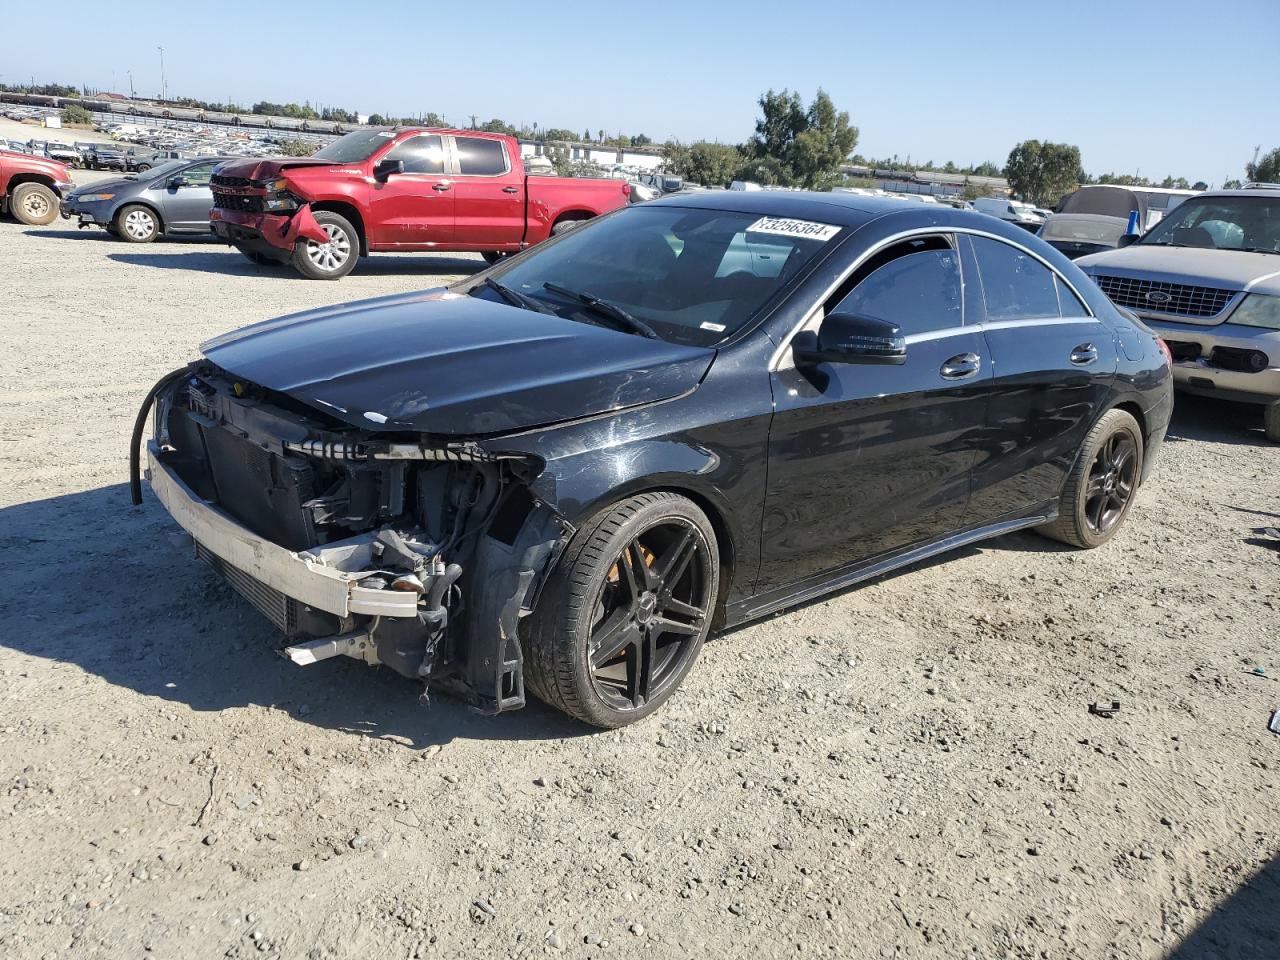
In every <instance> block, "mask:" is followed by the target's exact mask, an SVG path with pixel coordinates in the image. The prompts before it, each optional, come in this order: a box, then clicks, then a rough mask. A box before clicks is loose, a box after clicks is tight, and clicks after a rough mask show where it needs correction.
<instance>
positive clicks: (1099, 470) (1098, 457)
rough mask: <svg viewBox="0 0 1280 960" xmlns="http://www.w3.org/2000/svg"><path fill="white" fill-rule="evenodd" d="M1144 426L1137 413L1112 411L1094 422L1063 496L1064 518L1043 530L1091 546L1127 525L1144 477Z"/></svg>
mask: <svg viewBox="0 0 1280 960" xmlns="http://www.w3.org/2000/svg"><path fill="white" fill-rule="evenodd" d="M1143 452H1144V451H1143V446H1142V429H1141V428H1140V427H1139V426H1138V421H1137V420H1135V419H1134V418H1133V415H1132V414H1130V413H1128V412H1126V411H1124V410H1108V411H1107V412H1106V413H1104V414H1103V415H1102V418H1101V419H1100V420H1099V421H1098V422H1097V423H1096V424H1094V426H1093V429H1092V430H1090V431H1089V433H1088V435H1087V436H1086V437H1085V438H1084V443H1083V444H1081V446H1080V455H1079V456H1078V457H1077V458H1076V463H1075V466H1074V467H1072V469H1071V473H1070V474H1068V476H1067V482H1066V485H1065V486H1064V487H1063V489H1062V496H1061V497H1060V498H1059V500H1058V519H1056V520H1054V521H1053V523H1049V524H1045V525H1044V526H1043V527H1037V528H1036V529H1037V532H1039V533H1042V534H1043V535H1044V536H1046V537H1049V538H1051V539H1053V540H1060V541H1062V542H1063V543H1068V544H1070V545H1071V546H1073V547H1080V548H1081V549H1085V550H1091V549H1093V548H1094V547H1100V546H1102V545H1103V544H1104V543H1106V542H1107V541H1108V540H1110V539H1111V538H1112V537H1114V536H1115V535H1116V531H1118V530H1119V529H1120V527H1121V526H1123V524H1124V521H1125V518H1126V517H1128V515H1129V510H1130V509H1131V508H1132V507H1133V499H1134V496H1135V495H1136V494H1137V492H1138V485H1139V484H1140V483H1141V479H1142V459H1143Z"/></svg>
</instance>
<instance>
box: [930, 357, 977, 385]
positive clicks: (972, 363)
mask: <svg viewBox="0 0 1280 960" xmlns="http://www.w3.org/2000/svg"><path fill="white" fill-rule="evenodd" d="M980 369H982V358H981V357H979V356H978V355H977V354H976V353H961V354H957V355H956V356H954V357H952V358H951V359H950V360H948V361H946V362H945V363H944V364H943V365H942V368H941V369H940V370H939V371H938V373H940V374H941V375H942V378H943V379H944V380H967V379H969V377H972V376H974V375H976V374H977V372H978V371H979V370H980Z"/></svg>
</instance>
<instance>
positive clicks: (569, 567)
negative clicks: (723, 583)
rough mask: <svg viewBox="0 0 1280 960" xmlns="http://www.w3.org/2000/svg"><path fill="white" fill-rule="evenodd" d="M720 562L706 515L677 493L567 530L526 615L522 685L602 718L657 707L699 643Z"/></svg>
mask: <svg viewBox="0 0 1280 960" xmlns="http://www.w3.org/2000/svg"><path fill="white" fill-rule="evenodd" d="M719 590H720V560H719V547H718V545H717V542H716V533H715V529H714V527H712V525H711V522H710V521H709V520H708V519H707V516H706V514H704V513H703V512H702V510H701V509H699V507H698V506H697V505H696V504H694V503H692V502H691V501H690V500H688V499H686V498H685V497H682V496H679V495H677V494H674V493H667V492H661V493H642V494H638V495H636V496H633V497H629V498H627V499H626V500H622V501H620V502H618V503H615V504H613V505H612V506H610V507H607V508H605V509H604V510H602V511H601V512H600V513H598V514H596V515H595V516H594V517H592V518H591V519H590V520H588V521H587V522H586V523H584V524H583V525H582V526H581V528H580V529H579V530H578V531H577V533H576V534H575V535H574V538H573V540H572V541H570V543H569V546H568V547H567V548H566V549H565V552H564V555H563V556H562V557H561V558H560V562H559V563H558V564H557V566H556V569H555V571H554V572H553V573H552V575H551V577H550V578H549V580H548V582H547V585H546V587H545V588H544V589H543V591H542V595H541V597H540V598H539V600H538V604H537V607H536V609H535V610H534V612H533V615H532V616H530V617H528V618H526V619H525V620H524V621H522V629H521V639H522V643H523V647H524V677H525V686H526V687H527V688H528V689H529V690H530V691H531V692H532V693H533V694H534V695H535V696H537V697H538V699H540V700H542V701H544V702H545V703H548V704H550V705H551V706H553V707H556V708H557V709H559V710H562V711H564V712H565V713H567V714H569V715H570V716H573V717H576V718H578V719H579V720H582V721H585V722H586V723H590V724H593V725H595V726H598V727H607V728H612V727H621V726H625V725H626V724H629V723H634V722H635V721H637V720H639V719H641V718H642V717H646V716H648V715H649V714H650V713H652V712H653V711H655V710H657V709H658V708H659V707H660V706H661V705H662V704H663V703H664V702H665V701H666V700H667V699H668V698H669V697H670V696H671V694H672V693H673V692H674V691H675V690H676V688H677V687H678V686H679V685H680V682H681V681H682V680H683V679H684V677H685V675H686V674H687V673H688V672H689V670H690V668H691V667H692V666H693V663H694V661H695V660H696V659H697V657H698V653H699V651H701V649H702V643H703V641H704V640H705V639H706V636H707V632H708V630H709V629H710V626H711V622H712V618H713V616H714V614H715V611H716V603H717V598H718V596H719Z"/></svg>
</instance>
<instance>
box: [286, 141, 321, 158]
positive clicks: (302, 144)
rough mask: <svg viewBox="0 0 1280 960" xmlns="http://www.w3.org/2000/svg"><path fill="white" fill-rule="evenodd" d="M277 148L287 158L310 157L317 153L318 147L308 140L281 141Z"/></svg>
mask: <svg viewBox="0 0 1280 960" xmlns="http://www.w3.org/2000/svg"><path fill="white" fill-rule="evenodd" d="M277 146H278V147H279V148H280V152H281V153H282V154H283V155H284V156H286V157H309V156H311V155H312V154H313V153H315V152H316V145H315V144H314V143H308V142H307V141H306V140H281V141H280V142H279V143H278V144H277Z"/></svg>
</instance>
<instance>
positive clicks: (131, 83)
mask: <svg viewBox="0 0 1280 960" xmlns="http://www.w3.org/2000/svg"><path fill="white" fill-rule="evenodd" d="M125 72H126V73H128V74H129V99H130V100H132V99H134V97H136V96H137V94H135V93H134V92H133V71H132V70H127V71H125Z"/></svg>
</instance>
